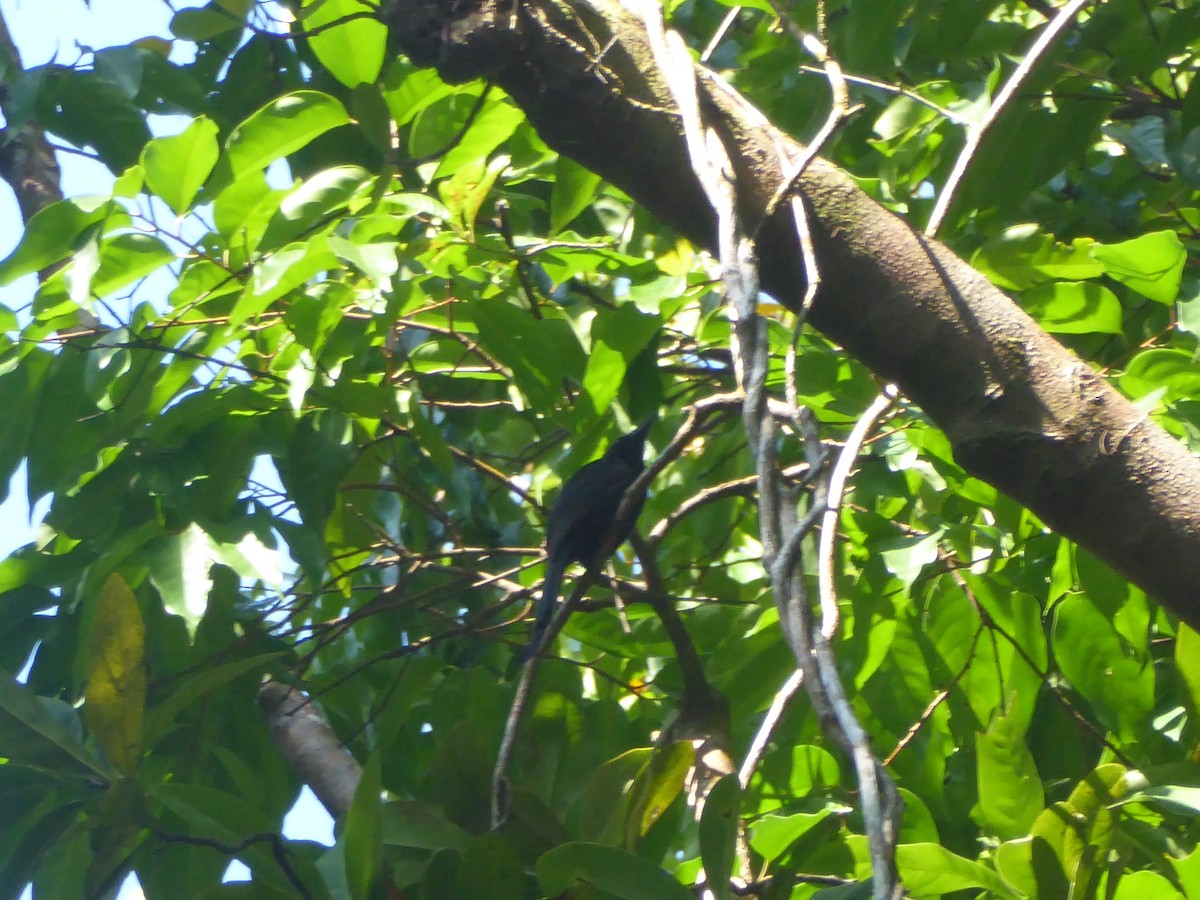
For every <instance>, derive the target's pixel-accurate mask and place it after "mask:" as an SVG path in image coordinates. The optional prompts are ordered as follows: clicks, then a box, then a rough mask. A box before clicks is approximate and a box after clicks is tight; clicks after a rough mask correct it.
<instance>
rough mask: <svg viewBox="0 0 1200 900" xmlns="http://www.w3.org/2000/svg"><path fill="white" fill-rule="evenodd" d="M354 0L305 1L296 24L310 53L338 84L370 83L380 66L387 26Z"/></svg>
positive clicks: (381, 64) (351, 85)
mask: <svg viewBox="0 0 1200 900" xmlns="http://www.w3.org/2000/svg"><path fill="white" fill-rule="evenodd" d="M369 13H370V10H369V9H368V8H367V7H364V6H363V5H362V3H360V2H358V0H305V3H304V8H303V10H302V11H301V14H300V23H301V26H302V27H303V28H304V30H305V31H307V32H311V34H310V36H309V38H308V42H309V45H310V46H311V47H312V50H313V53H315V54H316V55H317V59H319V60H320V61H321V65H323V66H325V68H327V69H328V70H329V71H330V72H331V73H332V75H333V77H334V78H336V79H337V80H338V81H340V82H341V83H342V84H344V85H346V86H347V87H356V86H357V85H360V84H363V83H364V82H373V81H374V80H375V79H376V78H378V77H379V70H380V69H382V68H383V53H384V45H385V44H386V42H387V29H386V28H385V27H384V25H383V23H382V22H380V21H379V20H378V19H376V18H375V17H374V16H373V15H370V14H369Z"/></svg>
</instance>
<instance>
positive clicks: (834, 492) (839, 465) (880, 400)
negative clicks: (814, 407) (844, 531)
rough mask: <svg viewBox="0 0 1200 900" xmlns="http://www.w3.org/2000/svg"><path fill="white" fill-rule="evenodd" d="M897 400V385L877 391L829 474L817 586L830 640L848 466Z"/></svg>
mask: <svg viewBox="0 0 1200 900" xmlns="http://www.w3.org/2000/svg"><path fill="white" fill-rule="evenodd" d="M895 400H896V388H895V386H894V385H890V384H889V385H887V386H885V387H884V389H883V390H882V391H880V392H879V396H877V397H876V398H875V399H874V400H873V401H872V402H871V405H870V406H868V407H867V409H866V411H865V412H864V413H863V414H862V415H861V416H859V418H858V421H857V422H855V423H854V428H853V429H852V430H851V432H850V437H848V438H846V443H845V445H844V446H843V447H842V452H841V453H839V454H838V458H837V462H836V463H834V466H833V472H832V473H830V475H829V487H828V494H827V496H826V500H825V514H824V518H823V519H822V521H821V537H820V540H819V543H818V550H817V588H818V593H819V594H820V599H821V636H822V637H823V638H825V640H827V641H831V640H833V636H834V635H835V634H836V633H837V627H838V605H837V594H836V592H835V591H834V587H833V543H834V540H835V538H836V537H837V522H838V514H839V513H840V512H841V506H842V497H843V496H844V494H845V492H846V482H847V481H848V480H849V478H850V470H851V469H852V468H853V467H854V461H855V460H856V459H858V453H859V451H860V450H861V449H862V445H863V442H864V441H866V439H867V435H868V434H870V432H871V429H872V428H874V427H875V423H876V421H878V419H879V417H880V416H882V415H883V414H884V412H885V411H886V410H887V409H888V407H890V406H891V405H892V404H893V403H894V402H895Z"/></svg>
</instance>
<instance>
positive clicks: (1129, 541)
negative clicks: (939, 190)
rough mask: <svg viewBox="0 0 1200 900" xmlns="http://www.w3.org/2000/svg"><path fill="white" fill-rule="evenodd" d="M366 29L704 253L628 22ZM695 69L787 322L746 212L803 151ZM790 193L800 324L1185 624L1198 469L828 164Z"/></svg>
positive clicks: (701, 207)
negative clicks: (813, 292) (494, 100)
mask: <svg viewBox="0 0 1200 900" xmlns="http://www.w3.org/2000/svg"><path fill="white" fill-rule="evenodd" d="M385 14H386V18H387V21H388V24H389V26H390V28H391V31H392V34H393V36H394V38H395V39H396V40H397V42H398V43H399V44H400V46H401V47H402V48H403V50H404V52H405V53H406V54H408V55H409V57H410V58H411V59H412V60H413V61H414V62H415V63H416V64H418V65H423V66H436V67H437V69H438V72H439V74H440V75H441V76H442V77H443V78H445V79H446V80H448V81H452V82H462V81H466V80H469V79H473V78H479V77H486V78H489V79H491V80H492V81H494V82H495V83H496V84H497V85H498V86H500V87H502V88H503V89H504V90H505V91H507V92H508V94H509V96H511V97H512V98H513V99H514V101H515V102H517V103H518V104H519V105H520V106H521V107H522V108H523V109H524V111H525V113H526V115H527V116H528V118H529V120H530V122H531V123H532V124H533V125H534V126H535V127H536V128H537V129H538V132H539V134H540V135H541V137H542V138H543V139H544V140H545V141H546V142H547V143H548V144H549V145H550V146H552V147H553V148H555V149H556V150H558V151H559V152H561V153H563V154H565V155H567V156H570V157H572V158H573V159H575V160H576V161H578V162H580V163H581V164H583V165H585V166H587V167H588V168H590V169H592V170H593V171H595V172H597V173H598V174H600V175H601V176H603V177H604V178H606V179H608V180H609V181H611V182H612V183H613V184H615V185H616V186H618V187H619V188H621V189H622V190H624V191H625V192H627V193H628V194H629V195H630V196H632V197H633V198H634V199H635V200H637V201H638V202H639V203H642V204H643V205H645V206H646V207H647V208H648V209H650V210H651V211H652V212H654V213H655V214H656V215H658V216H659V217H660V218H661V219H662V220H663V221H664V222H666V223H667V224H668V225H670V226H672V227H673V228H675V229H677V230H678V231H680V232H681V233H683V234H685V235H687V236H688V237H689V238H691V239H692V240H693V241H695V242H696V243H697V244H699V245H700V246H703V247H707V248H710V249H712V248H714V247H715V246H716V237H717V228H716V220H715V217H714V215H713V212H712V210H711V208H710V207H709V205H708V203H707V202H706V199H705V196H704V192H703V191H702V190H701V188H700V185H699V184H698V182H697V180H696V177H695V175H694V174H693V172H692V169H691V166H690V164H689V162H688V157H687V151H686V147H685V143H684V139H683V129H682V125H681V119H680V116H679V114H678V112H677V111H676V109H675V108H674V104H673V101H672V99H671V95H670V92H669V91H668V90H667V89H666V87H665V85H664V84H663V83H662V82H661V79H660V77H659V76H658V74H657V72H656V69H655V67H654V65H653V63H652V60H651V55H650V50H649V47H648V46H647V44H646V40H645V37H644V34H643V33H642V29H641V26H640V22H638V21H637V20H636V19H635V18H634V16H633V15H632V14H631V13H630V12H629V11H628V10H627V9H625V8H624V7H622V6H619V5H617V4H615V3H611V2H607V0H587V2H584V0H579V2H574V3H570V4H568V3H566V2H562V0H525V2H521V3H519V4H516V5H515V6H514V5H512V4H510V3H507V2H505V3H494V2H491V0H485V2H483V3H480V4H456V3H453V2H452V0H421V2H417V0H393V2H391V3H390V4H389V5H388V6H387V7H386V9H385ZM698 74H699V90H700V93H701V98H700V102H701V104H702V105H703V107H704V110H703V112H704V116H705V121H706V122H709V123H711V124H712V126H713V127H715V128H717V129H719V130H720V132H721V138H722V143H723V144H724V145H725V146H726V147H727V148H729V152H730V153H731V155H732V164H733V166H734V169H735V174H736V178H737V183H738V186H739V191H738V200H739V203H740V205H741V209H740V215H741V217H742V219H743V221H745V222H747V223H757V222H761V225H760V227H759V229H758V232H757V245H758V251H759V256H760V259H761V278H762V284H763V287H764V289H765V290H767V291H770V292H771V293H772V294H773V295H774V296H775V297H776V298H777V299H779V300H780V301H781V302H783V303H785V304H787V305H789V306H791V307H792V308H793V309H795V308H798V306H799V304H800V302H801V298H802V297H803V293H804V280H803V271H804V268H803V264H802V261H801V255H800V251H799V247H798V244H797V240H796V233H795V224H794V221H793V218H792V215H791V210H790V209H789V208H787V205H784V208H783V209H782V210H781V212H779V213H778V214H776V215H774V216H771V217H769V218H765V220H764V216H765V212H766V210H767V208H768V205H769V204H770V202H771V198H772V197H773V196H774V194H775V192H776V191H777V190H778V189H779V187H780V185H781V183H782V182H783V179H784V177H785V173H786V170H787V165H786V160H781V159H779V150H778V149H777V148H780V147H782V148H784V149H785V151H786V152H787V154H788V155H789V156H790V158H792V159H795V158H797V157H798V156H799V154H800V153H801V152H802V149H801V148H800V147H799V146H798V145H797V144H796V143H795V142H794V141H792V140H791V139H790V138H789V137H787V136H786V135H784V134H782V133H781V132H779V131H778V130H777V129H775V128H774V127H773V126H772V125H771V124H770V123H769V122H768V121H767V120H766V119H765V118H764V117H763V115H762V114H761V113H759V112H758V111H757V110H755V109H754V108H753V107H752V106H750V104H749V103H747V102H746V101H745V100H744V99H743V98H741V97H740V96H739V95H738V94H737V93H736V92H735V91H733V90H732V89H731V88H730V87H729V86H728V85H725V84H724V83H723V82H722V81H721V80H720V79H719V78H718V77H717V76H715V75H713V74H712V73H710V72H707V71H706V70H704V69H702V68H701V69H698ZM799 191H800V193H801V194H802V195H803V197H804V200H805V203H806V206H807V208H808V211H809V216H810V222H811V226H812V231H813V243H814V247H815V250H816V255H817V261H818V264H819V266H820V271H821V276H822V284H821V287H820V292H819V294H818V296H817V298H816V301H815V302H814V304H813V307H812V311H811V315H810V317H809V321H810V322H811V323H812V324H813V325H814V326H816V327H817V328H819V329H820V330H822V331H823V332H824V333H825V334H826V335H827V336H828V337H830V338H831V339H832V340H834V341H836V342H838V343H839V344H841V345H842V346H843V347H845V348H846V350H847V351H848V352H850V353H852V354H853V355H855V356H856V357H858V358H859V359H861V360H862V361H863V362H864V363H865V364H867V365H868V366H869V367H870V368H871V369H872V370H874V371H875V372H876V373H877V374H878V375H879V376H880V377H882V378H884V379H886V380H888V381H894V382H896V383H897V384H898V385H899V386H900V388H901V390H902V391H903V392H904V394H905V395H907V396H908V397H910V398H911V399H912V400H913V401H915V402H916V403H918V404H920V406H921V407H922V408H923V409H924V410H925V411H926V412H927V413H928V414H929V415H930V416H931V417H932V418H933V419H934V420H935V421H936V422H937V423H938V425H940V426H941V427H942V429H943V430H944V431H945V432H946V434H947V436H948V437H949V438H950V440H951V441H952V442H953V445H954V450H955V456H956V459H957V460H958V461H959V463H960V464H961V465H963V467H964V468H966V469H967V470H968V471H970V472H971V473H972V474H974V475H977V476H978V477H980V478H982V479H984V480H986V481H988V482H990V483H991V484H993V485H995V486H996V487H997V488H999V489H1001V490H1003V491H1004V492H1005V493H1007V494H1009V495H1010V496H1012V497H1013V498H1015V499H1016V500H1018V501H1020V502H1021V503H1023V504H1025V505H1026V506H1028V507H1029V508H1030V509H1031V510H1033V511H1034V512H1035V513H1036V514H1037V515H1039V516H1040V517H1041V518H1042V519H1044V520H1045V521H1046V522H1047V523H1048V524H1049V525H1050V526H1051V527H1053V528H1055V529H1056V530H1058V531H1059V532H1061V533H1062V534H1064V535H1066V536H1068V537H1070V538H1072V539H1074V540H1076V541H1078V542H1079V543H1080V544H1081V545H1082V546H1084V547H1086V548H1087V549H1088V550H1090V551H1092V552H1093V553H1094V554H1096V555H1097V556H1099V557H1101V558H1103V559H1104V560H1105V561H1107V562H1108V563H1109V564H1110V565H1112V566H1113V567H1114V568H1116V569H1117V570H1118V571H1120V572H1121V573H1122V574H1124V575H1125V576H1126V577H1128V578H1129V579H1130V580H1132V581H1133V582H1135V583H1137V584H1138V585H1140V586H1141V587H1143V588H1144V589H1146V590H1147V591H1148V592H1149V593H1151V594H1153V595H1154V596H1156V597H1157V598H1158V599H1159V600H1161V601H1162V602H1163V603H1164V604H1165V605H1166V606H1168V608H1170V609H1171V610H1172V611H1173V612H1174V613H1176V614H1177V615H1178V616H1180V618H1182V619H1184V620H1185V621H1187V622H1189V623H1190V624H1192V625H1193V626H1195V627H1200V592H1198V591H1197V590H1196V585H1197V584H1200V462H1198V461H1197V460H1195V459H1194V458H1193V457H1192V456H1191V454H1190V453H1188V452H1187V450H1186V449H1185V448H1184V447H1183V446H1182V445H1180V444H1179V443H1178V442H1176V441H1175V440H1174V439H1172V438H1171V437H1170V436H1168V435H1167V434H1166V432H1165V431H1163V430H1162V429H1161V428H1159V427H1158V426H1157V425H1155V424H1154V423H1153V422H1151V421H1150V420H1149V419H1148V418H1147V417H1146V416H1145V415H1144V414H1143V413H1141V412H1139V411H1138V410H1136V409H1135V408H1134V407H1133V406H1132V405H1131V404H1130V403H1129V402H1127V401H1126V400H1125V399H1124V398H1123V397H1121V396H1120V395H1119V394H1118V393H1117V392H1116V391H1115V390H1114V389H1113V388H1111V387H1110V386H1109V385H1108V384H1107V382H1105V380H1104V379H1103V378H1102V377H1101V376H1100V375H1098V374H1097V373H1096V372H1094V371H1093V370H1092V369H1091V368H1090V367H1089V366H1087V365H1085V364H1084V363H1082V362H1081V361H1080V360H1079V359H1078V358H1076V357H1075V356H1074V355H1073V354H1071V353H1070V352H1069V351H1067V350H1066V349H1065V348H1064V347H1063V346H1062V345H1060V344H1059V343H1058V342H1056V341H1055V340H1054V339H1053V338H1051V337H1050V336H1049V335H1047V334H1046V333H1045V332H1043V331H1042V330H1041V329H1040V328H1039V327H1038V326H1037V325H1036V323H1034V321H1033V320H1032V319H1031V318H1029V316H1027V315H1026V314H1025V313H1024V312H1023V311H1022V310H1021V309H1020V308H1019V307H1018V306H1017V305H1016V304H1015V303H1013V302H1012V301H1011V300H1009V299H1008V298H1007V297H1006V296H1005V295H1004V294H1003V293H1001V292H1000V291H999V290H997V289H996V288H995V287H994V286H992V285H991V284H990V283H989V282H988V281H987V280H986V279H985V278H984V277H983V276H982V275H980V274H979V273H977V272H975V271H974V270H972V269H971V268H970V266H968V265H967V264H966V263H965V262H963V261H962V260H960V259H959V258H958V257H956V256H955V255H954V254H953V253H952V252H950V251H949V250H948V249H947V248H945V247H944V246H942V245H941V244H939V243H937V242H936V241H933V240H930V239H927V238H924V237H922V236H921V235H920V234H918V233H917V232H915V231H914V230H913V229H912V228H911V227H910V226H909V225H908V224H907V223H905V222H904V221H902V220H901V219H900V218H899V217H897V216H895V215H893V214H892V213H890V212H888V211H887V210H884V209H883V208H882V207H880V206H879V205H878V204H877V203H875V202H874V201H873V200H871V199H870V198H869V197H867V196H866V194H864V193H863V192H862V191H860V190H859V189H858V188H857V187H856V186H855V185H854V184H853V182H852V181H851V180H850V179H849V178H848V177H847V176H846V175H845V174H843V173H842V172H840V171H839V170H838V169H836V168H835V167H834V166H832V165H830V164H829V163H827V162H825V161H823V160H820V159H818V160H816V161H815V162H814V163H813V165H812V166H810V167H809V169H808V171H807V172H806V173H805V174H804V176H803V177H802V178H801V179H800V185H799ZM1118 523H1120V524H1118Z"/></svg>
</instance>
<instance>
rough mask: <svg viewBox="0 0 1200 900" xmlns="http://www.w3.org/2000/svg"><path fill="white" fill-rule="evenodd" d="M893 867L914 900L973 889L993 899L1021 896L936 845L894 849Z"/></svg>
mask: <svg viewBox="0 0 1200 900" xmlns="http://www.w3.org/2000/svg"><path fill="white" fill-rule="evenodd" d="M896 865H897V866H898V867H899V869H900V878H901V880H903V882H904V887H905V889H906V890H907V891H908V892H909V893H911V894H913V896H917V897H921V896H937V895H940V894H948V893H951V892H952V891H965V890H971V889H972V888H982V889H983V890H985V891H988V892H989V894H990V895H991V896H995V897H1013V898H1017V897H1019V896H1020V895H1019V894H1018V893H1017V892H1016V891H1014V890H1013V889H1012V888H1010V887H1009V886H1008V885H1007V884H1005V883H1004V881H1003V880H1002V879H1001V878H1000V876H999V875H997V874H996V873H995V872H994V871H993V870H991V869H989V868H988V867H987V866H984V865H981V864H979V863H977V862H974V861H972V860H969V859H964V858H963V857H961V856H958V855H956V854H954V853H951V852H950V851H949V850H947V849H946V848H945V847H942V846H940V845H938V844H902V845H900V846H899V847H897V848H896Z"/></svg>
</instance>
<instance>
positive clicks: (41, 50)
mask: <svg viewBox="0 0 1200 900" xmlns="http://www.w3.org/2000/svg"><path fill="white" fill-rule="evenodd" d="M176 5H177V6H179V7H184V6H198V5H201V4H200V3H198V2H177V3H176ZM0 12H3V15H4V20H5V22H6V23H7V24H8V28H9V31H10V33H11V34H12V36H13V39H14V41H15V42H16V44H17V47H18V49H19V50H20V52H21V57H22V61H23V63H24V64H25V65H26V66H36V65H40V64H42V63H47V62H50V61H51V60H57V61H58V62H61V63H73V62H75V61H76V60H78V59H79V58H80V50H79V46H80V45H82V46H85V47H90V48H95V49H100V48H103V47H110V46H114V45H122V44H128V43H129V42H131V41H135V40H137V39H138V38H142V37H148V36H151V35H153V36H157V37H163V38H169V37H170V30H169V27H168V26H169V23H170V19H171V15H172V13H171V10H170V8H169V7H167V5H166V4H165V3H164V2H163V0H92V2H91V5H90V8H89V6H88V4H86V3H84V2H83V0H0ZM181 51H183V52H187V51H186V50H185V49H184V48H181ZM151 127H152V129H153V128H155V126H154V124H152V126H151ZM179 127H181V126H180V123H178V122H170V123H167V126H166V130H167V131H168V132H172V131H176V130H178V128H179ZM155 130H156V131H157V130H161V129H155ZM59 164H60V165H61V167H62V186H63V193H64V194H66V195H67V196H73V195H76V194H87V193H107V192H108V190H109V188H110V186H111V184H112V175H111V174H110V173H109V172H108V170H107V169H106V168H104V167H103V166H101V165H100V164H98V163H94V162H92V161H90V160H87V159H85V158H83V157H80V156H78V155H76V154H60V155H59ZM20 237H21V216H20V212H19V210H18V209H17V204H16V201H15V200H14V199H13V196H12V193H11V191H9V190H8V189H7V187H0V258H3V257H4V256H7V255H8V254H9V253H10V252H11V251H12V249H13V248H14V247H15V246H16V245H17V242H18V241H19V240H20ZM35 286H36V285H35V283H34V282H33V281H32V279H29V280H24V281H21V282H18V283H16V284H13V285H9V286H8V287H6V288H3V289H0V303H2V304H4V305H5V306H8V307H10V308H12V309H18V308H20V307H22V306H24V305H25V304H27V303H28V302H29V300H30V298H31V297H32V295H33V291H34V288H35ZM41 512H42V510H41V509H40V508H39V509H35V510H34V514H33V515H32V516H31V515H30V511H29V507H28V504H27V502H26V496H25V483H24V477H23V474H22V473H19V474H18V475H17V477H15V478H14V479H13V483H12V484H11V485H10V491H9V495H8V499H7V500H6V501H5V502H4V503H3V504H0V555H5V554H7V553H9V552H11V551H12V550H13V549H15V548H17V547H19V546H22V545H23V544H26V543H28V542H29V541H30V540H31V539H32V537H33V534H34V530H35V528H36V525H37V520H38V517H39V515H40V513H41ZM332 827H333V826H332V821H331V820H330V819H329V816H328V815H327V814H326V813H325V811H324V810H323V809H322V808H321V806H320V804H319V803H317V801H316V800H315V798H314V797H313V796H312V794H311V793H310V792H309V791H308V790H307V789H305V791H304V793H303V794H302V795H301V798H300V801H299V802H298V803H297V804H296V807H295V808H294V809H293V811H292V813H291V814H290V815H289V816H288V819H287V821H286V822H285V827H284V832H285V834H287V835H288V836H289V837H292V838H298V839H306V840H315V841H320V842H322V843H325V844H331V843H332V842H333V831H332ZM244 872H245V870H244V868H242V869H239V866H238V865H236V864H235V865H234V866H233V867H232V868H231V871H230V875H229V877H232V878H239V877H240V876H241V875H242V873H244ZM29 896H30V892H29V891H27V892H26V894H25V898H23V900H26V898H28V897H29ZM141 896H142V894H141V890H140V888H138V886H137V884H136V882H135V881H134V880H133V879H131V880H130V881H129V882H127V883H126V885H125V886H124V887H123V888H122V890H121V894H120V897H119V900H135V898H138V897H141Z"/></svg>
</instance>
